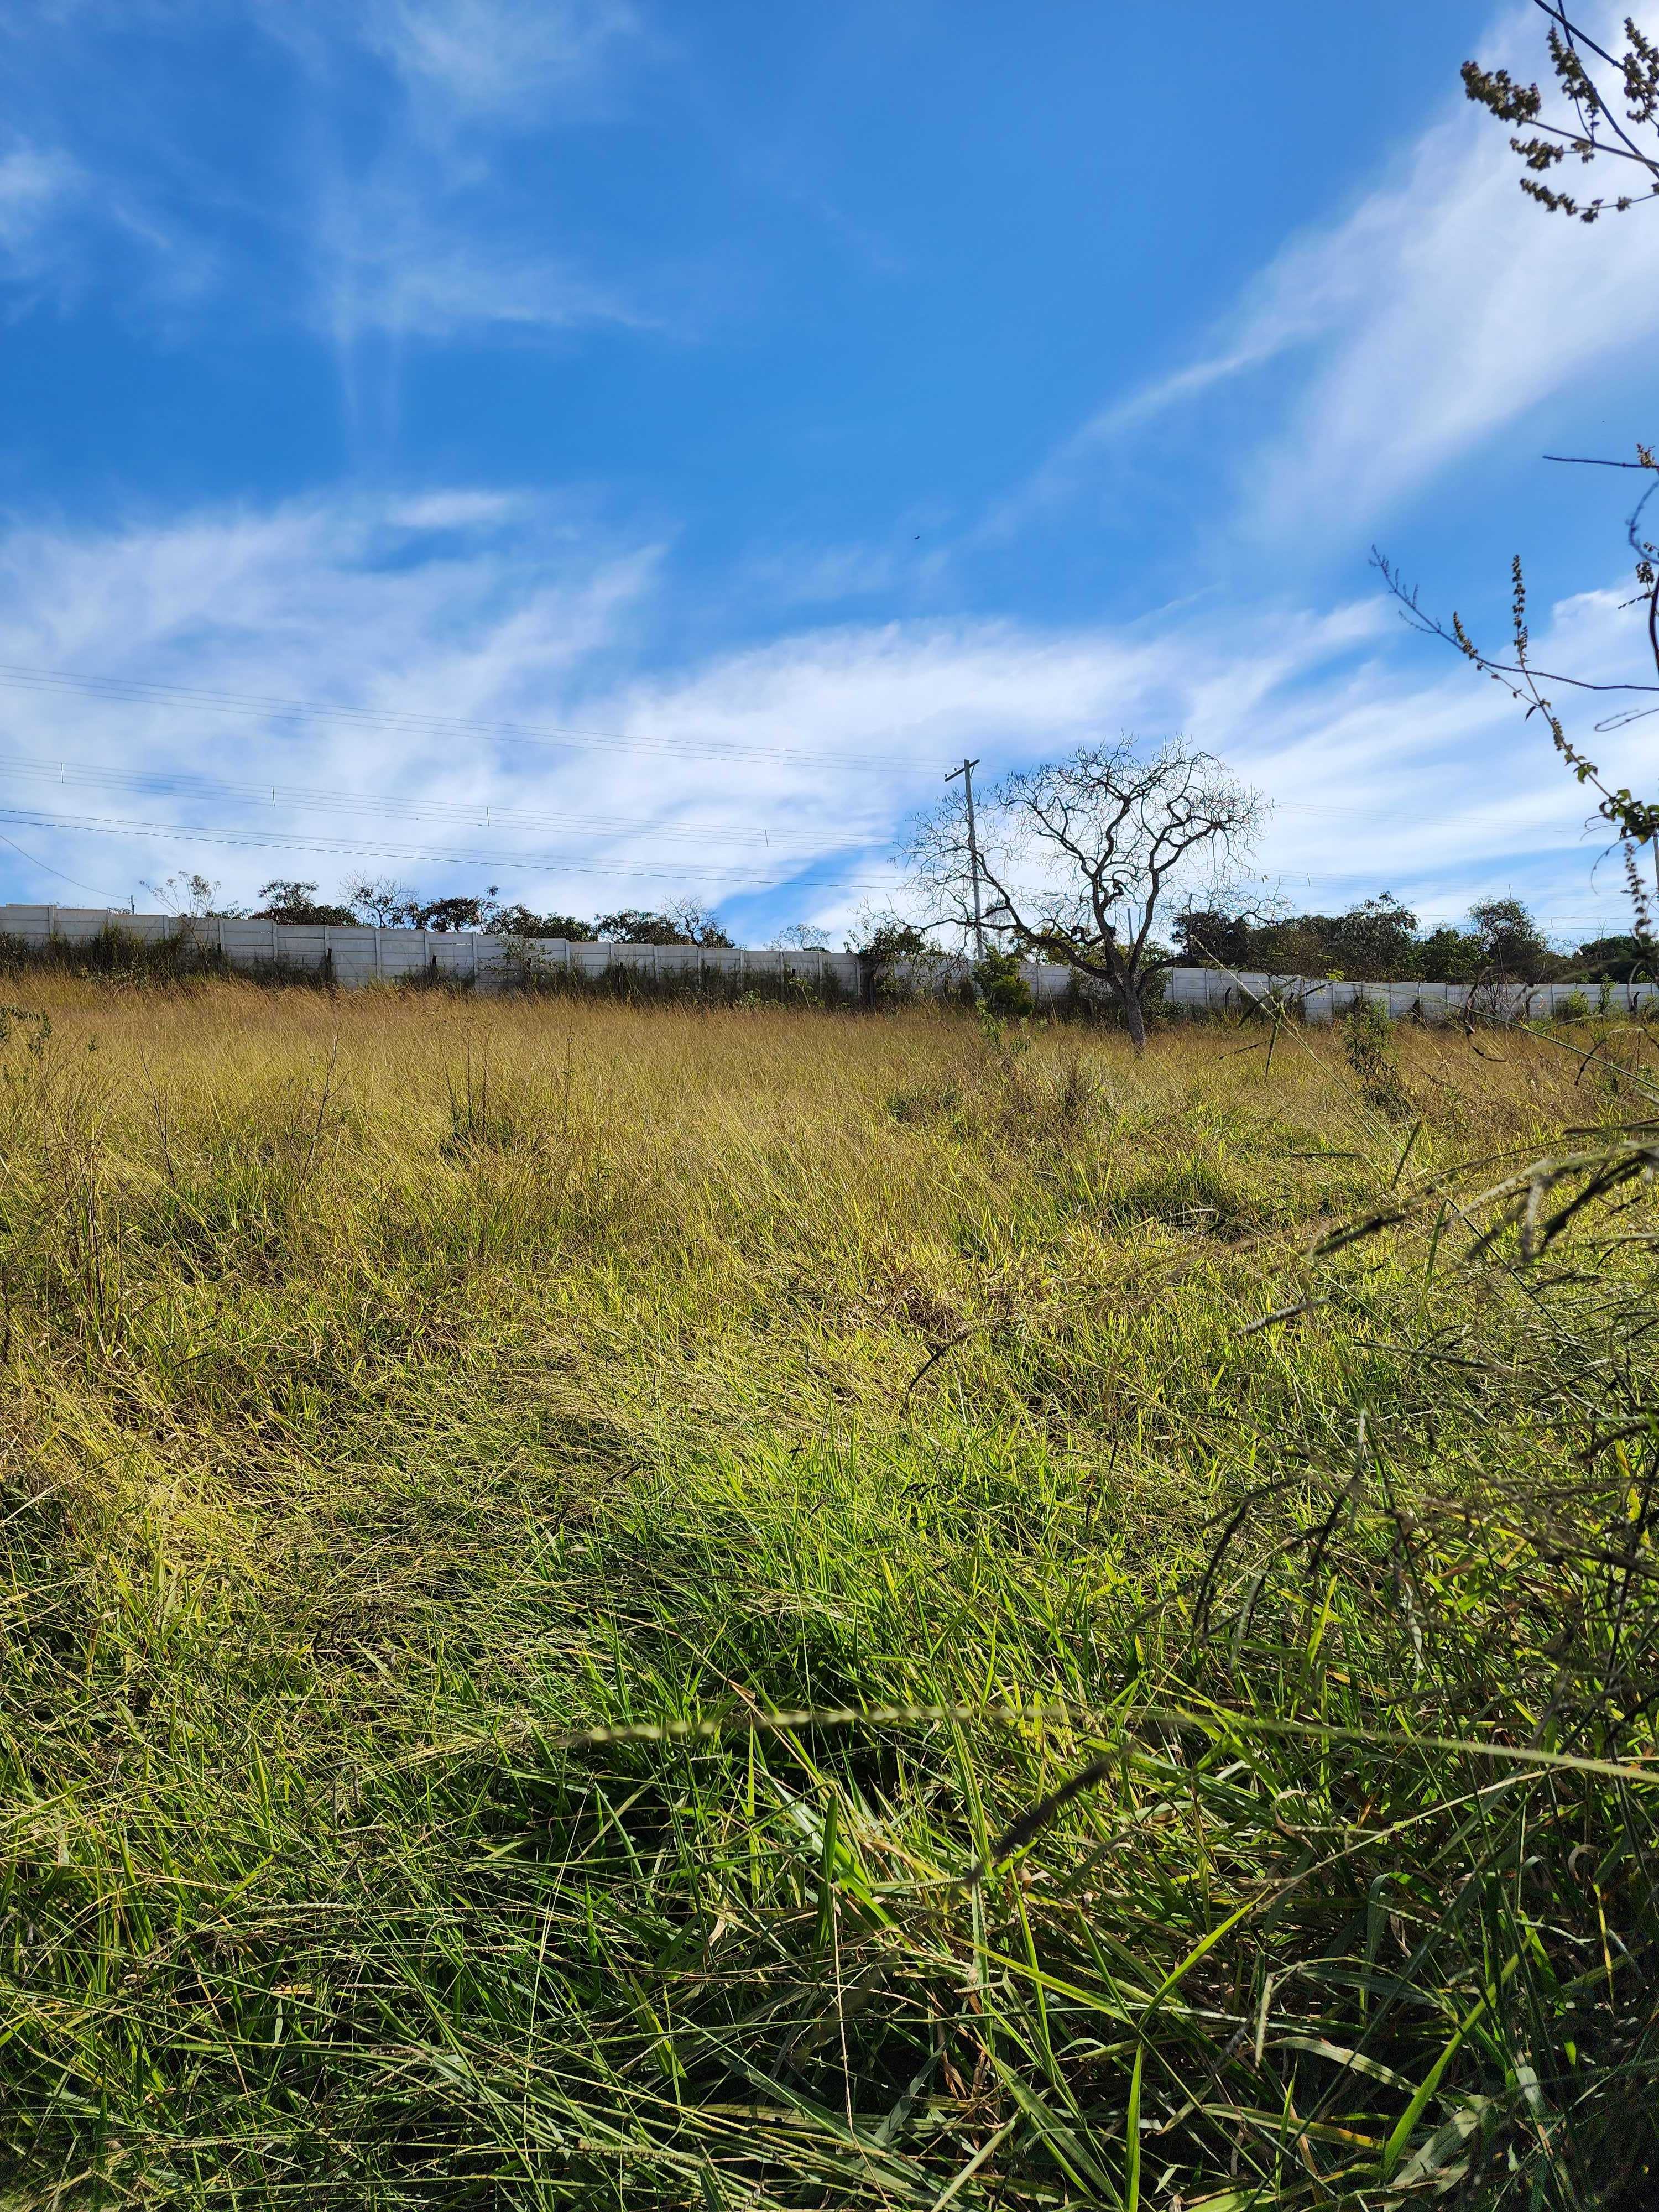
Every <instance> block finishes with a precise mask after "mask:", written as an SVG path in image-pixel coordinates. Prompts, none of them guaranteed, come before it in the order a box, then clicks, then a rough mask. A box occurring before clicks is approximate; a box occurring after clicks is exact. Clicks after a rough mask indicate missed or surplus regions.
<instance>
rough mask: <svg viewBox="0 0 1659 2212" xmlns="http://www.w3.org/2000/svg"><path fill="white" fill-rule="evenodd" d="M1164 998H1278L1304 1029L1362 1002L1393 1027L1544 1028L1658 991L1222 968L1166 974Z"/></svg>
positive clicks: (1637, 1002) (1653, 1001) (1216, 1001)
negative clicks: (1398, 1023)
mask: <svg viewBox="0 0 1659 2212" xmlns="http://www.w3.org/2000/svg"><path fill="white" fill-rule="evenodd" d="M1165 993H1166V995H1167V997H1168V999H1169V1000H1170V1004H1171V1005H1173V1006H1179V1007H1181V1008H1182V1009H1183V1010H1185V1011H1187V1012H1192V1013H1204V1012H1213V1013H1223V1012H1231V1013H1237V1012H1243V1011H1245V1010H1246V1009H1248V1008H1249V1007H1251V1006H1269V1005H1271V1003H1272V1002H1273V1000H1275V999H1278V1000H1280V1001H1281V1002H1282V1003H1283V1004H1284V1005H1285V1006H1286V1007H1288V1008H1290V1009H1291V1010H1292V1011H1293V1012H1297V1013H1298V1014H1300V1016H1301V1017H1302V1018H1303V1019H1304V1021H1310V1022H1328V1021H1332V1020H1334V1018H1336V1016H1337V1015H1338V1014H1340V1013H1345V1012H1346V1011H1347V1009H1348V1008H1349V1007H1350V1006H1352V1005H1353V1004H1354V1003H1355V1001H1356V1000H1360V999H1369V1000H1370V1001H1371V1002H1372V1003H1373V1004H1374V1005H1376V1006H1381V1007H1382V1008H1383V1012H1385V1013H1387V1014H1389V1015H1391V1016H1392V1017H1393V1018H1395V1020H1400V1019H1401V1018H1404V1017H1406V1016H1407V1015H1415V1016H1418V1017H1419V1018H1421V1019H1423V1020H1425V1021H1431V1022H1455V1021H1462V1020H1465V1019H1466V1018H1468V1017H1469V1015H1470V1012H1471V1011H1472V1012H1473V1015H1474V1018H1475V1019H1476V1020H1478V1021H1498V1022H1505V1021H1508V1022H1514V1021H1547V1020H1548V1019H1549V1018H1550V1017H1551V1016H1552V1015H1553V1014H1559V1013H1560V1012H1564V1011H1565V1009H1566V1008H1567V1006H1569V1005H1570V1004H1571V1002H1572V1001H1574V1000H1586V999H1587V1000H1589V1004H1590V1006H1591V1007H1592V1008H1593V1009H1595V1011H1596V1012H1610V1013H1633V1012H1636V1011H1637V1009H1638V1007H1642V1006H1659V984H1653V983H1607V984H1602V983H1323V982H1317V981H1313V980H1312V979H1311V978H1310V977H1308V976H1305V975H1235V974H1232V973H1231V971H1229V970H1228V969H1222V968H1172V969H1170V970H1169V972H1168V975H1167V978H1166V981H1165Z"/></svg>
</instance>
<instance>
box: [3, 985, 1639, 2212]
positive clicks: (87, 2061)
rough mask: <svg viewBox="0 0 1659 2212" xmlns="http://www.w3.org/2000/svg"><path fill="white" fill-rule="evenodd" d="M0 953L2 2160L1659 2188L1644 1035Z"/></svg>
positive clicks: (862, 2184)
mask: <svg viewBox="0 0 1659 2212" xmlns="http://www.w3.org/2000/svg"><path fill="white" fill-rule="evenodd" d="M6 988H7V989H8V990H9V992H10V993H11V994H13V996H14V998H15V1000H16V1002H17V1003H16V1004H15V1006H12V1007H10V1008H9V1009H8V1010H7V1012H5V1014H4V1016H3V1018H0V1025H3V1029H4V1032H5V1034H4V1039H3V1044H0V1061H3V1084H0V1291H3V1302H4V1320H3V1340H0V1349H3V1389H4V1405H5V1412H4V1425H3V1454H4V1456H3V1478H4V1487H3V1494H0V1531H3V1542H4V1546H5V1550H6V1577H7V1579H6V1583H5V1585H4V1606H5V1610H4V1612H3V1614H0V1634H3V1644H0V1817H3V1835H4V1845H3V1852H0V1976H3V1982H0V1990H3V2016H0V2034H3V2037H4V2042H3V2045H0V2112H3V2138H4V2143H5V2151H4V2164H3V2168H0V2203H4V2204H6V2205H9V2206H15V2207H23V2206H27V2207H34V2206H40V2207H47V2206H64V2207H70V2206H76V2207H78V2206H82V2205H100V2206H117V2205H128V2204H132V2205H144V2206H150V2205H154V2206H158V2207H159V2206H167V2207H173V2206H179V2207H215V2208H217V2207H238V2208H241V2207H246V2208H253V2207H264V2206H267V2205H277V2204H290V2203H291V2204H296V2205H342V2206H352V2207H358V2206H364V2207H370V2206H372V2207H386V2208H391V2207H404V2206H411V2207H412V2206H436V2205H443V2206H448V2205H458V2206H459V2205H478V2206H484V2207H492V2208H493V2207H501V2208H507V2207H513V2208H520V2207H526V2208H527V2207H551V2206H580V2207H590V2206H591V2207H595V2208H598V2207H605V2206H615V2207H623V2208H633V2207H647V2206H650V2207H655V2206H665V2207H667V2206H685V2207H689V2208H697V2212H715V2208H720V2207H731V2208H738V2207H750V2206H789V2207H807V2206H812V2207H840V2206H870V2207H876V2206H884V2207H892V2208H915V2212H930V2208H931V2212H945V2208H946V2207H948V2206H957V2207H961V2208H987V2212H988V2208H993V2207H995V2208H1015V2207H1021V2208H1023V2207H1037V2206H1061V2205H1064V2206H1082V2205H1106V2206H1121V2207H1132V2208H1139V2207H1154V2206H1156V2207H1160V2208H1173V2207H1175V2206H1176V2204H1177V2203H1179V2204H1180V2205H1182V2207H1184V2208H1188V2212H1190V2208H1191V2207H1193V2206H1194V2205H1195V2204H1200V2203H1202V2204H1205V2205H1207V2206H1209V2207H1210V2208H1211V2209H1212V2212H1220V2208H1227V2212H1245V2208H1247V2207H1258V2206H1260V2207H1269V2206H1280V2205H1285V2206H1288V2205H1297V2206H1308V2207H1316V2206H1319V2207H1324V2206H1342V2207H1354V2208H1358V2207H1362V2206H1364V2207H1380V2206H1383V2205H1385V2204H1390V2203H1406V2202H1417V2201H1419V2200H1420V2201H1425V2202H1448V2203H1458V2204H1465V2205H1483V2206H1484V2205H1487V2204H1491V2205H1494V2206H1496V2205H1504V2206H1514V2207H1516V2208H1517V2212H1519V2208H1522V2207H1525V2208H1542V2207H1552V2208H1554V2207H1559V2208H1567V2207H1575V2208H1576V2207H1580V2206H1601V2205H1606V2206H1621V2207H1630V2208H1640V2207H1643V2206H1646V2205H1650V2204H1651V2203H1655V2202H1656V2201H1659V2178H1656V2176H1659V2166H1656V2160H1659V2150H1656V2138H1655V2124H1654V2117H1653V2114H1654V2107H1655V2104H1656V2100H1659V2027H1656V2017H1655V1999H1654V1987H1655V1984H1654V1972H1655V1961H1656V1952H1655V1941H1656V1936H1659V1903H1656V1892H1655V1887H1654V1883H1655V1869H1656V1860H1655V1845H1656V1840H1659V1838H1656V1825H1659V1823H1656V1813H1659V1772H1650V1771H1649V1770H1648V1769H1646V1768H1644V1765H1643V1762H1644V1761H1649V1760H1652V1759H1653V1758H1654V1755H1655V1722H1654V1710H1655V1706H1654V1699H1655V1691H1656V1684H1659V1644H1656V1627H1655V1623H1656V1617H1659V1603H1656V1568H1659V1555H1656V1551H1655V1545H1654V1535H1653V1504H1654V1501H1653V1498H1652V1495H1651V1486H1652V1479H1653V1473H1654V1468H1655V1463H1656V1437H1655V1426H1656V1425H1655V1423H1654V1422H1653V1421H1652V1420H1650V1419H1649V1418H1648V1417H1649V1414H1650V1410H1651V1409H1652V1408H1654V1407H1656V1405H1659V1394H1656V1388H1655V1376H1654V1375H1653V1371H1652V1370H1653V1366H1654V1354H1653V1347H1654V1341H1655V1334H1654V1333H1655V1330H1656V1328H1659V1310H1656V1309H1655V1308H1654V1305H1653V1302H1652V1291H1653V1283H1654V1276H1653V1265H1652V1260H1651V1256H1650V1255H1651V1254H1652V1251H1653V1249H1654V1247H1653V1246H1652V1244H1650V1243H1645V1242H1644V1241H1642V1240H1643V1239H1644V1237H1647V1236H1649V1235H1650V1234H1651V1233H1652V1232H1653V1231H1654V1230H1655V1228H1656V1223H1655V1220H1654V1211H1653V1207H1652V1206H1651V1204H1650V1198H1649V1193H1648V1182H1647V1181H1646V1180H1644V1178H1643V1177H1642V1176H1640V1175H1639V1174H1638V1175H1634V1176H1631V1177H1630V1178H1628V1179H1626V1180H1621V1181H1620V1182H1618V1184H1617V1188H1609V1189H1608V1191H1607V1193H1606V1194H1605V1196H1604V1197H1603V1198H1602V1199H1601V1200H1600V1201H1599V1202H1598V1203H1597V1204H1595V1205H1594V1206H1586V1207H1585V1208H1584V1210H1583V1212H1582V1214H1581V1215H1580V1216H1579V1217H1578V1218H1577V1220H1576V1221H1575V1222H1574V1224H1573V1225H1572V1227H1571V1231H1569V1232H1568V1233H1566V1234H1564V1235H1563V1236H1562V1237H1560V1238H1559V1241H1557V1242H1555V1243H1552V1244H1550V1245H1549V1247H1548V1249H1547V1250H1545V1251H1543V1252H1542V1254H1541V1256H1539V1257H1536V1258H1534V1259H1533V1260H1531V1261H1527V1260H1526V1259H1524V1258H1523V1256H1522V1251H1521V1248H1520V1245H1519V1243H1518V1242H1517V1241H1516V1239H1515V1238H1514V1237H1509V1238H1507V1239H1499V1240H1498V1241H1497V1242H1495V1243H1493V1244H1492V1246H1491V1247H1490V1248H1489V1249H1486V1251H1484V1252H1480V1251H1477V1249H1475V1246H1476V1237H1477V1232H1478V1231H1480V1230H1481V1229H1483V1228H1484V1227H1486V1225H1488V1223H1489V1222H1490V1220H1491V1219H1492V1214H1491V1211H1490V1209H1486V1210H1482V1209H1481V1208H1480V1207H1479V1206H1477V1205H1476V1204H1475V1202H1474V1201H1475V1194H1478V1193H1479V1192H1480V1190H1482V1189H1483V1188H1486V1186H1489V1185H1492V1184H1495V1183H1498V1182H1500V1181H1501V1180H1502V1178H1503V1176H1504V1174H1505V1173H1506V1172H1507V1171H1508V1168H1509V1167H1510V1166H1512V1165H1515V1164H1526V1163H1527V1162H1528V1161H1530V1160H1532V1159H1533V1158H1535V1157H1538V1156H1540V1155H1541V1154H1544V1153H1553V1154H1559V1153H1560V1152H1562V1151H1563V1149H1564V1147H1565V1148H1567V1149H1571V1148H1572V1147H1575V1146H1576V1147H1577V1148H1578V1150H1579V1151H1580V1152H1583V1153H1585V1154H1586V1156H1587V1158H1588V1157H1589V1156H1591V1155H1594V1156H1595V1157H1598V1158H1600V1157H1603V1156H1605V1155H1606V1152H1607V1146H1608V1144H1610V1143H1614V1142H1615V1141H1616V1139H1615V1138H1613V1137H1610V1136H1607V1135H1605V1134H1604V1135H1601V1136H1592V1137H1585V1136H1583V1135H1579V1136H1572V1137H1568V1136H1565V1135H1564V1134H1563V1133H1564V1132H1565V1131H1568V1130H1571V1129H1578V1130H1583V1129H1585V1128H1590V1129H1601V1130H1603V1131H1607V1130H1610V1129H1611V1128H1612V1127H1613V1124H1615V1123H1617V1122H1620V1121H1627V1120H1629V1119H1631V1118H1632V1117H1638V1118H1639V1117H1641V1116H1644V1115H1655V1114H1656V1113H1659V1106H1656V1105H1655V1104H1654V1103H1652V1099H1651V1096H1650V1092H1649V1091H1648V1090H1647V1089H1646V1088H1645V1086H1646V1085H1647V1083H1648V1079H1647V1078H1646V1077H1645V1076H1644V1074H1643V1073H1642V1070H1643V1068H1644V1066H1647V1065H1649V1064H1650V1063H1651V1060H1652V1058H1653V1055H1652V1053H1651V1050H1650V1048H1649V1046H1648V1045H1647V1043H1646V1042H1645V1040H1644V1039H1642V1038H1640V1037H1638V1036H1635V1035H1634V1034H1615V1035H1612V1036H1607V1037H1603V1036H1601V1035H1600V1033H1598V1032H1596V1031H1595V1030H1591V1029H1589V1028H1586V1029H1584V1030H1582V1031H1576V1032H1572V1033H1569V1034H1566V1035H1564V1036H1562V1037H1560V1038H1559V1039H1553V1040H1552V1039H1548V1038H1545V1037H1541V1036H1540V1037H1531V1036H1504V1037H1497V1036H1486V1038H1484V1039H1482V1038H1478V1037H1477V1038H1473V1039H1471V1038H1466V1037H1464V1036H1462V1035H1459V1034H1457V1033H1455V1032H1435V1033H1426V1032H1425V1033H1407V1034H1404V1035H1402V1036H1401V1038H1400V1040H1399V1042H1398V1045H1397V1047H1396V1048H1390V1047H1389V1045H1388V1044H1387V1042H1373V1044H1372V1045H1371V1046H1370V1048H1367V1047H1366V1044H1365V1040H1364V1039H1363V1038H1360V1039H1358V1040H1355V1041H1354V1049H1353V1050H1352V1051H1350V1050H1349V1049H1348V1048H1347V1042H1346V1041H1345V1038H1344V1037H1343V1036H1341V1035H1340V1034H1339V1035H1334V1036H1317V1035H1310V1036H1304V1035H1301V1034H1299V1033H1297V1032H1295V1031H1286V1032H1285V1034H1283V1035H1281V1036H1278V1037H1277V1038H1276V1039H1274V1040H1273V1050H1272V1052H1271V1054H1269V1052H1268V1050H1267V1042H1268V1037H1267V1032H1266V1031H1265V1030H1229V1029H1214V1030H1197V1029H1193V1030H1176V1031H1172V1032H1167V1033H1165V1034H1164V1035H1162V1036H1158V1037H1156V1038H1155V1039H1154V1042H1153V1045H1152V1049H1151V1051H1150V1052H1149V1054H1148V1055H1147V1057H1146V1060H1144V1061H1140V1062H1136V1061H1134V1060H1132V1059H1131V1058H1130V1057H1129V1055H1128V1054H1127V1048H1126V1047H1125V1046H1124V1044H1123V1043H1122V1042H1121V1040H1118V1039H1116V1038H1115V1037H1113V1036H1110V1035H1109V1034H1105V1033H1102V1032H1098V1031H1087V1030H1066V1029H1061V1028H1051V1029H1039V1030H1035V1031H1031V1032H1024V1031H1015V1032H1011V1033H1007V1034H1004V1035H998V1034H997V1033H995V1032H994V1031H989V1030H983V1029H981V1027H980V1026H979V1025H977V1024H975V1022H974V1021H972V1020H971V1019H969V1018H965V1017H963V1016H960V1015H953V1016H950V1017H946V1016H944V1015H935V1014H933V1013H928V1012H908V1013H894V1014H890V1015H884V1016H871V1015H860V1014H824V1013H815V1012H789V1011H787V1010H783V1009H779V1008H767V1007H754V1008H744V1007H736V1008H732V1009H726V1010H721V1011H719V1012H697V1011H696V1010H695V1009H687V1008H680V1009H665V1008H659V1009H650V1008H641V1007H632V1008H630V1007H626V1006H606V1005H593V1004H584V1003H580V1002H576V1001H568V1000H545V1001H523V1002H498V1003H477V1004H475V1003H472V1002H470V1001H468V1000H465V999H464V998H458V997H448V996H443V995H439V994H420V995H410V996H397V995H393V994H386V995H384V996H380V995H377V994H363V995H362V996H361V997H359V998H357V999H355V1000H350V1001H346V1002H343V1001H337V1000H331V999H329V998H327V997H325V996H324V995H321V994H315V993H311V992H305V991H298V990H290V991H270V990H265V989H261V988H259V987H256V986H253V985H241V984H236V983H231V982H208V983H205V984H200V985H197V986H195V987H188V988H167V987H159V986H155V985H151V986H147V987H127V988H122V987H116V986H114V985H112V984H108V983H104V984H100V983H97V982H94V981H76V980H74V979H72V978H66V977H40V978H35V979H33V980H31V979H29V978H27V976H22V977H19V976H14V977H12V978H11V979H10V980H9V982H8V984H7V986H6ZM40 1012H46V1014H47V1015H49V1017H50V1034H49V1035H44V1034H43V1031H42V1025H41V1024H40V1021H39V1020H38V1019H37V1018H35V1017H36V1016H37V1015H38V1014H39V1013H40ZM1592 1048H1595V1049H1596V1051H1597V1057H1596V1058H1595V1060H1594V1061H1593V1063H1591V1064H1590V1065H1589V1067H1588V1068H1586V1066H1585V1064H1584V1062H1583V1058H1582V1053H1583V1051H1585V1050H1589V1049H1592ZM1481 1158H1486V1160H1487V1163H1488V1164H1486V1165H1485V1166H1480V1167H1476V1166H1474V1164H1473V1163H1474V1162H1476V1161H1477V1160H1480V1159H1481ZM1614 1158H1616V1159H1617V1160H1618V1161H1620V1162H1621V1163H1622V1165H1621V1166H1620V1175H1621V1176H1622V1175H1623V1174H1624V1170H1625V1169H1626V1168H1629V1167H1638V1168H1639V1167H1640V1166H1641V1165H1642V1164H1643V1162H1642V1160H1641V1158H1639V1157H1638V1155H1637V1154H1634V1153H1632V1152H1628V1151H1627V1152H1625V1153H1622V1154H1615V1155H1614ZM1594 1173H1595V1168H1594V1165H1593V1164H1592V1165H1591V1166H1589V1167H1588V1168H1586V1169H1585V1170H1582V1171H1578V1176H1577V1180H1576V1181H1575V1180H1573V1179H1571V1178H1569V1179H1568V1180H1567V1181H1566V1182H1563V1183H1561V1184H1559V1185H1558V1186H1556V1187H1555V1188H1554V1189H1553V1192H1552V1193H1551V1194H1549V1196H1548V1200H1547V1204H1546V1205H1544V1206H1543V1211H1544V1212H1547V1210H1548V1206H1552V1205H1553V1204H1555V1203H1556V1202H1557V1200H1559V1198H1560V1196H1561V1195H1562V1194H1564V1193H1571V1192H1574V1191H1577V1190H1578V1189H1580V1188H1583V1176H1584V1175H1585V1174H1594ZM1607 1180H1609V1181H1611V1178H1610V1177H1609V1178H1607ZM1395 1214H1400V1215H1401V1216H1403V1217H1404V1218H1400V1219H1397V1220H1390V1221H1388V1222H1386V1223H1384V1224H1383V1225H1382V1226H1379V1227H1377V1228H1376V1231H1375V1233H1367V1234H1365V1235H1363V1236H1360V1237H1356V1238H1354V1239H1353V1240H1352V1241H1351V1242H1349V1243H1343V1244H1340V1246H1339V1247H1338V1248H1337V1249H1334V1250H1333V1251H1332V1252H1331V1253H1330V1254H1329V1255H1328V1256H1327V1257H1325V1258H1322V1259H1315V1258H1310V1248H1311V1247H1312V1245H1313V1243H1315V1241H1316V1239H1317V1238H1319V1237H1321V1236H1322V1235H1328V1234H1329V1233H1330V1232H1331V1231H1334V1230H1336V1229H1337V1228H1338V1227H1339V1226H1340V1225H1342V1224H1344V1223H1352V1224H1356V1225H1364V1224H1365V1223H1366V1222H1367V1221H1374V1220H1375V1219H1376V1217H1377V1216H1379V1215H1390V1216H1391V1215H1395ZM1291 1308H1300V1309H1302V1310H1299V1311H1296V1312H1292V1313H1290V1314H1288V1316H1287V1317H1286V1318H1285V1319H1283V1320H1282V1321H1278V1322H1273V1323H1271V1324H1270V1325H1268V1326H1267V1327H1254V1328H1253V1326H1252V1324H1255V1323H1258V1322H1261V1320H1262V1317H1263V1316H1267V1315H1269V1314H1272V1313H1275V1312H1279V1311H1281V1310H1285V1309H1291ZM893 1708H898V1709H901V1710H899V1711H891V1710H888V1711H886V1712H885V1713H882V1711H880V1709H893ZM778 1714H784V1715H789V1714H796V1715H802V1714H804V1715H809V1716H811V1717H800V1718H794V1719H787V1718H786V1719H784V1720H781V1721H780V1720H775V1719H772V1718H769V1717H770V1716H775V1715H778Z"/></svg>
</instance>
